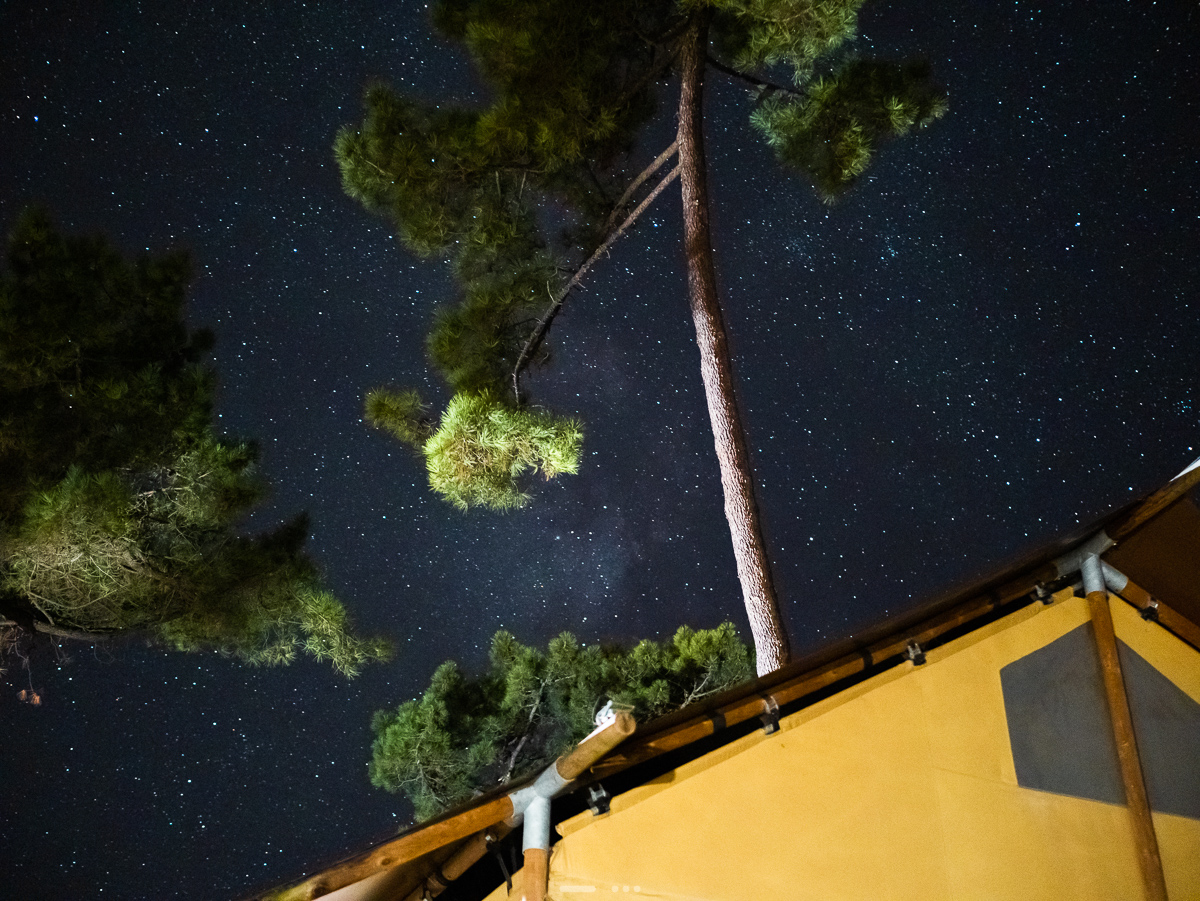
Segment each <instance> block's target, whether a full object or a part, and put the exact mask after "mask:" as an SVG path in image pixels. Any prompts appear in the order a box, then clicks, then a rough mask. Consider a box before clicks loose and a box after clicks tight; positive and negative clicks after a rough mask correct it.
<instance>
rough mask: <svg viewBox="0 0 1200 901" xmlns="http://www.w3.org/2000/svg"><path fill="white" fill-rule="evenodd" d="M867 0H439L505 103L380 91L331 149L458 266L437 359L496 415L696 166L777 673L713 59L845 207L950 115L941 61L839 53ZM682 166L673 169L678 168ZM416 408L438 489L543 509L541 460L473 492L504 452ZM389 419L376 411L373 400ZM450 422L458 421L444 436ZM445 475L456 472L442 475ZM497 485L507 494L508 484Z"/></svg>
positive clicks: (776, 144) (702, 287) (725, 416)
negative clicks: (640, 154) (715, 246)
mask: <svg viewBox="0 0 1200 901" xmlns="http://www.w3.org/2000/svg"><path fill="white" fill-rule="evenodd" d="M860 5H861V0H823V2H817V0H679V2H676V0H569V2H568V0H516V2H514V0H442V2H440V3H437V4H436V5H435V7H434V13H433V21H434V25H435V27H436V28H438V29H439V30H440V31H441V33H442V34H443V35H445V36H446V37H448V38H450V39H452V40H455V41H458V42H460V43H461V44H463V45H464V46H465V47H466V49H467V50H468V51H469V52H470V54H471V56H472V59H473V60H474V62H475V64H476V65H477V67H478V68H479V70H480V73H481V75H482V77H483V79H484V80H485V81H486V82H487V84H488V85H489V87H490V88H491V89H492V99H491V105H490V106H488V107H486V108H482V109H478V108H476V109H465V108H459V107H453V106H449V105H447V104H422V103H419V102H418V101H416V100H414V99H412V98H408V97H405V96H403V95H401V94H400V93H398V92H396V91H394V90H393V89H391V88H388V87H386V86H384V85H373V86H372V87H371V88H370V89H369V90H368V91H367V94H366V99H365V103H366V115H365V118H364V120H363V121H362V123H361V124H360V125H359V126H358V127H346V128H343V129H342V131H341V132H340V133H339V135H338V138H337V142H336V145H335V152H336V156H337V159H338V162H339V164H340V166H341V170H342V176H343V183H344V185H345V187H346V190H347V191H348V193H349V194H350V195H351V196H353V197H356V198H358V199H359V200H361V201H362V202H363V204H364V205H365V206H366V207H367V208H368V209H370V210H372V211H374V212H377V213H379V214H382V215H385V216H387V217H388V218H389V219H390V220H391V221H393V222H394V223H395V225H396V228H397V233H398V236H399V238H400V239H401V241H403V242H404V244H405V245H406V246H407V247H408V248H409V249H411V250H412V251H413V252H415V253H417V254H419V255H422V256H426V257H444V258H448V259H449V260H450V262H451V265H452V267H453V270H454V274H455V276H456V278H457V281H458V285H459V292H460V299H459V302H458V303H457V305H455V306H452V307H449V308H446V309H443V310H441V311H439V312H438V313H437V314H436V316H435V318H434V322H433V327H432V330H431V333H430V336H429V340H428V350H429V355H430V358H431V360H432V362H433V364H434V366H435V368H436V369H437V370H438V371H439V372H440V373H441V375H442V376H443V378H444V379H445V380H446V382H447V384H448V385H449V387H450V388H451V389H452V390H453V391H454V392H456V394H457V395H458V397H463V396H469V397H474V398H486V401H485V402H486V404H487V405H488V406H489V407H491V408H509V409H513V410H522V409H524V408H525V407H526V405H527V404H528V398H526V397H525V396H524V395H523V393H522V389H521V376H522V374H523V372H524V371H525V370H526V369H527V368H528V367H529V366H530V365H533V364H535V363H537V362H540V361H541V360H543V359H544V358H545V338H546V335H547V332H548V330H549V328H550V326H551V324H552V322H553V320H554V318H555V316H556V314H557V312H558V310H559V309H560V308H561V306H562V303H563V302H564V301H565V299H566V298H567V296H568V294H569V293H570V291H571V290H572V289H573V288H574V287H575V286H576V285H577V284H578V283H579V282H580V280H581V279H582V278H583V277H584V276H585V275H586V273H587V272H588V270H589V269H590V267H591V266H592V265H593V263H595V262H596V260H597V259H598V258H600V257H601V256H602V254H603V252H604V251H605V250H606V249H607V248H608V247H609V246H610V245H611V243H612V242H613V241H615V240H616V239H617V238H619V237H620V235H621V234H622V233H623V232H624V231H625V229H626V228H627V227H629V225H630V224H631V223H632V222H633V221H635V220H636V218H637V216H638V215H639V214H640V213H641V211H642V210H644V209H645V207H646V205H647V204H648V203H650V202H652V201H653V200H654V198H656V197H657V196H658V195H659V193H661V191H662V190H663V189H664V188H665V187H666V186H667V185H669V184H670V183H671V182H672V181H673V180H674V179H675V178H676V177H678V178H679V180H680V182H681V187H682V194H683V212H684V225H685V241H684V243H685V247H684V256H685V260H686V264H687V271H688V286H689V295H690V303H691V309H692V314H693V319H694V321H695V324H696V334H697V344H698V346H699V348H700V355H701V373H702V376H703V379H704V385H705V392H706V397H707V400H708V408H709V413H710V418H711V421H712V428H713V436H714V441H715V444H716V450H717V457H718V461H719V463H720V467H721V482H722V487H723V490H724V493H725V511H726V518H727V519H728V521H729V526H730V531H731V535H732V538H733V544H734V555H735V558H736V561H737V568H738V576H739V579H740V580H741V583H742V588H743V597H744V600H745V603H746V608H747V612H748V614H749V617H750V623H751V627H752V631H753V633H754V641H755V646H756V648H757V651H758V666H759V669H760V672H769V671H771V670H773V669H776V668H777V667H779V666H780V665H782V664H783V663H784V662H786V660H787V659H788V656H789V653H790V652H789V642H788V636H787V632H786V629H785V627H784V625H783V621H782V617H781V615H780V612H779V606H778V601H777V599H776V596H775V591H774V588H773V586H772V583H771V577H770V566H769V562H768V557H767V554H766V549H765V544H764V541H763V537H762V529H761V526H760V524H759V521H758V510H757V504H756V502H755V498H754V489H753V475H752V472H751V470H750V464H749V458H748V455H747V452H746V444H745V438H744V435H743V430H742V426H741V420H740V415H739V413H738V409H737V403H736V397H735V392H734V379H733V368H732V362H731V360H730V356H729V352H728V348H727V346H726V340H725V329H724V325H723V322H722V315H721V306H720V300H719V297H718V295H717V290H716V279H715V271H714V267H713V262H712V248H711V240H710V237H709V233H708V212H709V200H708V194H707V187H706V181H707V167H706V164H705V159H704V141H703V121H704V107H703V84H704V77H705V73H706V70H708V69H717V70H719V71H721V72H724V73H726V74H727V75H729V76H731V77H735V78H738V79H741V80H743V81H744V82H745V83H746V84H747V85H748V87H749V88H750V90H751V92H752V97H753V100H754V105H753V109H752V111H751V123H752V125H753V127H754V128H755V129H756V130H758V131H759V132H760V133H761V134H762V135H763V136H764V138H765V139H766V141H767V142H768V144H769V145H770V146H772V147H773V148H774V150H775V152H776V155H777V157H778V158H779V160H780V161H781V162H782V163H783V164H784V165H785V166H788V167H791V168H793V169H798V170H800V171H801V172H803V173H805V174H807V176H808V177H809V178H810V179H811V180H812V182H813V184H814V187H815V188H816V190H817V192H818V194H819V195H820V196H821V197H822V198H823V199H824V200H826V201H830V202H832V201H834V200H835V199H837V198H838V197H839V196H841V195H842V194H844V193H845V192H846V191H847V190H848V189H850V188H851V187H852V186H853V185H854V184H855V183H856V182H857V181H858V179H859V178H860V177H861V175H862V174H863V172H864V171H865V169H866V166H867V164H868V163H869V161H870V160H871V158H872V156H873V155H874V153H875V152H876V151H877V148H878V146H879V144H880V143H881V142H882V141H883V140H884V139H887V138H890V137H895V136H898V135H901V134H904V133H906V132H907V131H909V130H911V129H914V128H919V127H922V126H924V125H926V124H928V123H929V122H931V121H933V120H934V119H936V118H938V117H939V116H941V115H942V114H943V113H944V111H945V109H946V102H945V97H944V94H943V92H942V91H941V90H940V89H938V88H937V87H936V86H935V85H934V84H933V83H932V81H931V79H930V72H929V69H928V67H927V66H925V65H923V64H920V63H915V62H890V61H871V60H862V59H855V58H852V57H849V56H846V55H844V54H843V53H842V48H843V47H844V45H845V43H846V41H847V40H848V39H850V38H851V37H852V36H853V33H854V29H855V26H856V21H857V13H858V8H859V6H860ZM673 69H675V70H677V71H678V75H679V80H680V92H679V100H678V118H679V132H678V137H677V140H676V142H675V143H674V144H673V145H672V146H671V147H669V148H667V149H666V150H665V151H664V152H663V153H662V154H661V155H660V156H659V157H658V159H656V160H655V162H654V163H653V164H651V165H650V166H649V167H647V168H646V169H645V170H643V171H642V172H641V173H638V174H637V175H632V174H631V173H626V172H625V171H624V170H623V169H622V167H621V163H622V161H623V160H625V159H626V158H627V155H628V151H629V149H630V148H631V147H632V146H633V144H634V141H635V139H636V135H637V131H638V129H639V128H640V127H641V126H642V125H643V124H645V122H646V121H647V120H648V118H649V116H650V115H651V113H652V112H653V109H654V93H655V88H656V86H657V84H658V82H660V81H662V80H664V79H666V78H668V77H669V76H670V74H671V72H672V70H673ZM777 69H785V70H790V74H791V81H792V86H785V85H781V84H778V83H776V82H772V81H770V80H768V79H767V76H768V75H770V74H771V73H772V72H773V71H774V70H777ZM672 157H677V163H676V165H675V166H673V167H670V168H668V169H667V171H666V173H665V174H660V173H661V172H662V169H663V167H664V166H665V164H666V163H667V162H668V161H669V160H670V159H671V158H672ZM639 196H641V201H640V203H639V202H636V201H637V199H638V198H639ZM564 207H565V208H568V209H570V210H571V211H572V214H571V216H570V217H569V218H568V220H567V221H566V223H565V227H564V228H563V229H562V234H561V235H560V236H558V238H557V239H555V240H553V241H552V240H550V239H548V238H546V237H544V236H543V234H542V229H539V223H541V222H547V221H552V220H553V219H554V218H555V217H559V218H561V215H562V214H561V210H562V209H563V208H564ZM572 261H580V262H577V263H575V264H574V265H573V264H572ZM531 321H532V322H533V325H532V326H531V325H530V324H529V323H530V322H531ZM377 401H378V397H377V399H376V401H375V403H377ZM458 402H459V401H458V398H457V397H456V399H455V401H452V402H451V404H450V407H449V408H448V409H447V414H446V415H447V416H449V411H450V410H452V409H455V408H456V403H458ZM478 402H479V403H484V401H478ZM420 405H421V402H420V401H419V399H415V398H414V399H413V401H412V403H411V404H410V406H409V408H408V409H409V411H410V413H409V414H405V413H399V414H397V416H396V417H395V418H393V419H392V420H390V421H389V420H388V418H387V416H386V415H385V416H380V415H374V414H372V415H370V416H369V418H370V419H372V421H374V422H375V423H376V424H379V425H381V426H384V427H387V428H389V429H390V430H391V431H393V432H394V433H396V434H398V435H400V437H402V438H404V440H408V441H409V442H410V443H412V444H413V445H414V446H415V447H416V449H417V450H418V451H419V452H421V453H423V454H424V456H425V457H426V460H427V465H428V467H429V469H430V473H431V482H432V483H433V484H434V487H435V489H436V490H438V491H439V492H441V493H442V494H444V495H445V496H447V497H448V498H449V499H450V500H452V501H453V502H454V503H456V504H458V505H459V506H463V505H464V504H466V505H469V504H470V503H473V502H474V503H482V504H485V505H490V506H496V507H500V508H505V507H509V506H512V505H513V504H514V503H522V502H524V501H525V499H526V498H527V497H528V495H527V493H526V492H525V491H524V490H523V488H522V487H521V486H520V485H519V484H517V479H518V477H519V476H520V475H521V473H522V472H523V471H526V470H529V469H532V468H534V466H533V465H532V464H528V463H527V464H526V465H524V466H519V467H512V468H510V469H509V470H508V471H507V474H503V473H501V472H500V470H498V469H489V473H490V474H489V476H488V480H487V484H488V485H489V491H488V493H483V494H476V493H473V491H472V489H471V488H470V484H471V481H472V478H473V472H474V470H475V468H476V466H477V464H476V463H475V461H477V460H484V461H489V462H488V463H487V464H486V465H487V466H489V467H490V465H491V464H490V461H491V459H492V457H490V456H489V455H488V453H487V449H486V448H481V447H479V446H478V445H477V444H475V443H473V440H472V439H471V438H466V439H464V440H461V441H457V442H454V443H452V444H448V443H447V442H445V441H439V440H438V438H437V436H438V434H439V431H440V430H435V429H433V426H432V423H431V422H427V421H426V420H424V419H414V418H413V417H412V415H410V414H411V411H412V410H413V409H415V408H416V407H418V406H420ZM380 410H381V408H379V407H378V406H377V407H376V413H378V412H380ZM551 415H552V414H548V413H539V415H538V416H537V417H536V419H533V420H528V421H524V422H522V424H521V425H520V426H519V427H517V428H521V429H525V428H528V429H535V428H537V429H542V430H545V429H546V428H547V427H548V422H549V419H548V417H549V416H551ZM389 422H390V423H391V424H389ZM418 422H427V429H426V430H424V431H422V430H414V428H415V425H414V424H415V423H418ZM447 426H448V423H447V419H446V416H444V417H443V420H442V425H441V429H445V428H447ZM577 429H578V426H577V424H575V423H570V424H569V425H567V424H564V425H563V431H564V433H566V432H572V433H577ZM514 434H515V433H514ZM518 443H520V442H518ZM525 443H526V444H531V443H532V438H531V439H530V441H529V442H525ZM564 447H565V445H564ZM577 448H578V444H577V443H572V445H571V446H570V448H567V449H569V450H573V451H574V452H575V453H576V458H575V460H574V461H573V463H572V465H562V462H563V461H561V460H560V463H559V465H557V466H556V467H554V469H553V471H552V470H551V469H544V471H545V472H546V474H547V475H551V474H553V472H573V471H575V464H577V460H578V457H577V453H578V450H577ZM447 452H450V453H452V454H454V455H456V456H457V458H458V459H457V460H456V461H455V462H454V463H453V465H446V460H445V455H446V454H447ZM433 454H437V455H439V456H440V457H442V461H441V462H440V463H438V464H437V465H436V466H435V465H434V464H433V463H432V462H429V458H430V457H431V455H433ZM435 470H436V471H437V472H447V473H449V476H448V477H447V478H443V479H440V480H438V479H436V478H435V477H434V472H435ZM493 477H494V478H493ZM500 478H507V479H509V480H510V481H511V482H512V484H511V486H510V487H509V488H508V489H506V490H501V489H500V488H499V487H498V486H499V482H498V481H497V480H498V479H500ZM457 486H462V487H457ZM468 498H469V499H468Z"/></svg>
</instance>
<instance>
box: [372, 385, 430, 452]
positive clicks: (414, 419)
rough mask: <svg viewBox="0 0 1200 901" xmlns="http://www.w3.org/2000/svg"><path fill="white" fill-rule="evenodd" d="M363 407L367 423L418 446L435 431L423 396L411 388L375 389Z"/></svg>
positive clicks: (406, 442)
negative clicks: (422, 398)
mask: <svg viewBox="0 0 1200 901" xmlns="http://www.w3.org/2000/svg"><path fill="white" fill-rule="evenodd" d="M364 408H365V409H364V412H365V414H366V417H367V422H369V423H370V424H371V425H373V426H375V427H376V428H377V429H383V430H384V431H386V432H390V433H391V434H392V435H394V436H396V437H397V438H399V439H400V440H401V441H403V442H404V443H405V444H408V445H411V446H413V447H415V448H421V447H422V446H423V445H424V444H425V442H426V441H428V440H429V436H430V435H431V434H432V432H433V429H432V427H431V423H430V421H429V417H428V416H427V415H426V407H425V404H423V403H422V402H421V395H420V394H418V393H417V392H416V391H414V390H413V389H411V388H407V389H406V388H372V389H371V390H370V391H368V392H367V400H366V403H365V404H364Z"/></svg>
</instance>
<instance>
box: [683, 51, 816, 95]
mask: <svg viewBox="0 0 1200 901" xmlns="http://www.w3.org/2000/svg"><path fill="white" fill-rule="evenodd" d="M706 61H707V62H708V64H709V65H710V66H712V67H713V68H714V69H716V70H717V71H718V72H724V73H725V74H726V75H728V76H730V77H731V78H738V79H740V80H742V81H745V82H747V83H749V84H752V85H754V86H755V87H756V88H758V89H759V92H760V93H759V97H760V99H761V98H762V97H764V96H766V95H767V94H772V93H774V92H775V91H780V92H782V93H784V94H792V95H793V96H796V97H803V96H804V93H803V92H802V91H797V90H796V89H795V88H789V87H787V86H785V85H781V84H776V83H775V82H773V81H763V80H762V79H761V78H755V77H754V76H753V75H747V74H746V73H745V72H739V71H738V70H737V69H733V68H730V67H729V66H727V65H725V64H724V63H721V62H717V60H715V59H713V58H712V57H711V56H709V57H706Z"/></svg>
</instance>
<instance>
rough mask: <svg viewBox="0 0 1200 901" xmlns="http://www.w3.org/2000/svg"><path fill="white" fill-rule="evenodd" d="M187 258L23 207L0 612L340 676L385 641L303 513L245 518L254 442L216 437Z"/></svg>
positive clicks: (11, 622)
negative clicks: (312, 546)
mask: <svg viewBox="0 0 1200 901" xmlns="http://www.w3.org/2000/svg"><path fill="white" fill-rule="evenodd" d="M189 277H190V276H189V264H188V261H187V258H186V256H185V255H183V254H178V253H173V254H167V255H165V256H161V257H157V258H152V257H144V258H141V259H139V260H137V261H135V262H133V263H129V262H126V261H125V260H124V259H123V258H122V257H121V255H120V254H119V253H118V252H117V251H115V250H114V249H113V248H112V247H111V246H110V245H109V244H108V243H107V242H106V241H105V240H103V239H102V238H74V237H64V236H62V235H61V234H59V233H58V231H57V230H56V229H55V227H54V225H53V223H52V222H51V220H50V219H49V217H48V216H47V215H46V214H45V213H43V212H40V211H37V210H30V211H27V212H26V213H24V214H23V215H22V217H21V219H20V221H19V222H18V223H17V225H16V228H15V229H14V231H13V234H12V236H11V238H10V241H9V249H8V260H7V267H6V269H5V270H4V271H3V273H2V274H0V473H2V474H3V475H2V476H0V613H3V614H4V617H3V619H4V626H3V627H2V628H3V629H4V630H7V634H6V636H5V642H4V643H5V644H6V645H7V644H11V642H12V640H13V634H12V633H13V631H14V630H18V631H19V630H24V631H25V632H28V633H32V632H41V633H45V634H50V635H55V636H59V637H64V638H83V639H88V640H100V639H103V638H106V637H112V636H118V635H129V634H138V635H142V636H144V637H146V638H149V639H150V640H152V641H154V642H157V643H159V644H162V645H165V646H168V647H173V648H177V649H179V650H199V649H202V648H210V649H214V650H217V651H219V652H222V653H226V654H233V655H235V656H237V657H239V658H241V659H243V660H246V661H248V662H251V663H261V664H279V663H287V662H290V661H291V660H293V659H294V658H295V657H296V655H297V654H298V653H299V652H304V653H307V654H310V655H311V656H313V657H315V658H317V659H318V660H328V661H329V662H330V663H331V664H332V665H333V666H334V667H335V668H336V669H337V670H339V671H340V672H343V673H345V674H347V675H353V674H355V673H357V672H358V670H359V668H360V667H361V666H362V665H363V664H365V663H367V662H369V661H372V660H379V659H382V658H383V657H385V656H386V655H387V654H388V648H387V645H386V643H385V642H383V641H381V640H379V639H370V638H365V637H361V636H358V635H356V634H354V633H353V632H352V631H351V630H350V629H349V626H348V623H347V620H346V611H345V608H344V607H343V606H342V604H341V602H339V601H338V600H337V599H336V598H335V597H334V596H333V595H332V594H330V593H329V592H328V591H327V590H325V589H324V588H323V587H322V585H321V582H320V578H319V575H318V573H317V570H316V567H315V565H314V564H313V562H312V561H311V559H310V558H309V557H308V556H307V555H306V554H305V552H304V550H303V545H304V541H305V536H306V533H307V523H306V520H305V518H304V517H300V518H298V519H296V520H294V521H292V522H290V523H287V524H284V525H282V526H280V527H278V528H276V529H275V530H273V531H271V532H268V533H265V534H262V535H258V536H253V537H250V536H246V535H243V534H241V533H240V532H239V531H238V529H237V525H238V523H239V521H240V520H241V519H242V518H243V517H244V516H245V515H246V514H247V513H248V512H249V511H250V509H251V508H252V507H253V506H254V505H255V504H256V503H257V502H258V501H259V500H261V499H262V497H263V494H264V491H265V484H264V482H263V481H262V478H261V476H260V475H259V473H258V467H257V465H256V463H255V458H256V452H255V450H254V448H253V446H251V445H249V444H246V443H243V442H238V441H231V440H228V439H225V438H223V437H220V436H218V435H216V434H215V433H214V431H213V429H212V425H211V408H212V397H213V390H214V385H215V379H214V376H213V373H212V371H211V370H210V369H209V368H207V367H206V366H204V365H203V363H202V362H201V358H202V355H203V352H204V351H205V350H206V349H207V348H208V347H210V346H211V343H212V338H211V336H210V335H208V334H207V333H204V332H192V331H190V330H189V329H188V328H187V325H186V323H185V321H184V303H185V298H186V292H187V285H188V281H189Z"/></svg>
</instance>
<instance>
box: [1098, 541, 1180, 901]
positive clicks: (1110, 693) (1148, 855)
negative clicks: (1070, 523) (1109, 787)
mask: <svg viewBox="0 0 1200 901" xmlns="http://www.w3.org/2000/svg"><path fill="white" fill-rule="evenodd" d="M1089 570H1090V571H1091V572H1089ZM1083 575H1084V587H1085V589H1086V590H1087V601H1088V608H1089V610H1090V612H1091V617H1092V630H1093V631H1094V633H1095V635H1096V649H1097V650H1098V651H1099V652H1100V672H1101V674H1102V675H1103V677H1104V694H1105V697H1106V698H1107V700H1108V712H1109V716H1110V718H1111V719H1112V726H1113V738H1114V739H1115V740H1116V743H1117V759H1118V760H1119V761H1120V764H1121V781H1122V782H1123V783H1124V785H1125V801H1126V804H1127V805H1128V807H1129V816H1130V819H1131V821H1132V824H1133V839H1134V843H1135V845H1136V848H1137V856H1138V866H1139V868H1140V869H1141V871H1142V885H1143V887H1144V888H1145V894H1146V901H1167V883H1166V878H1165V877H1164V876H1163V868H1162V858H1161V857H1160V856H1159V853H1158V837H1157V836H1156V835H1155V834H1154V819H1153V817H1152V816H1151V813H1150V801H1149V799H1148V798H1147V796H1146V780H1145V778H1144V776H1143V774H1142V762H1141V759H1140V757H1139V756H1138V749H1137V739H1136V737H1135V736H1134V733H1133V717H1132V716H1131V715H1130V713H1129V697H1128V695H1126V693H1125V679H1124V677H1123V676H1122V673H1121V658H1120V656H1119V655H1118V654H1117V636H1116V632H1115V631H1114V629H1113V621H1112V611H1111V610H1110V609H1109V606H1108V591H1107V590H1106V589H1105V587H1104V577H1103V576H1102V575H1100V560H1099V558H1098V557H1095V556H1091V557H1087V558H1085V560H1084V565H1083Z"/></svg>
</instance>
